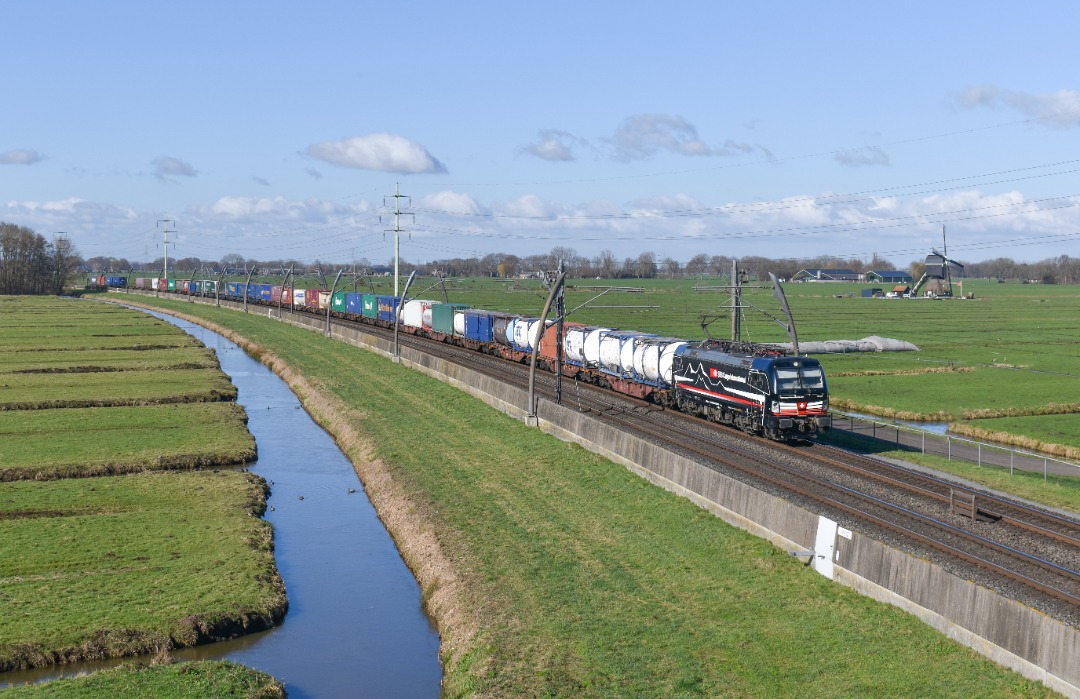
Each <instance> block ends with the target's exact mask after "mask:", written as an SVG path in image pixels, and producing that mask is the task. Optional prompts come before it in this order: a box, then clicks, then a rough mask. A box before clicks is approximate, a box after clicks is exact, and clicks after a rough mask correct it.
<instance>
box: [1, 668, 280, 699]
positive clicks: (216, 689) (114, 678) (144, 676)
mask: <svg viewBox="0 0 1080 699" xmlns="http://www.w3.org/2000/svg"><path fill="white" fill-rule="evenodd" d="M0 696H3V697H4V699H52V698H62V699H102V698H110V699H111V698H112V697H153V699H209V698H211V697H212V698H213V699H282V698H283V697H284V696H285V688H284V687H282V686H281V683H280V682H278V681H277V680H276V679H274V678H273V677H270V676H269V675H267V674H266V673H263V672H259V671H258V670H252V669H251V668H247V667H244V666H243V665H236V664H235V663H229V662H201V663H183V664H176V665H155V666H152V667H126V666H121V667H119V668H115V669H113V670H104V671H102V672H96V673H94V674H92V675H87V676H85V677H75V678H70V679H62V680H56V681H54V682H47V683H45V684H36V685H27V686H22V687H12V688H10V689H6V690H3V691H2V692H0Z"/></svg>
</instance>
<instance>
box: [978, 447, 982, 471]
mask: <svg viewBox="0 0 1080 699" xmlns="http://www.w3.org/2000/svg"><path fill="white" fill-rule="evenodd" d="M978 454H979V464H978V465H979V466H982V442H979V451H978Z"/></svg>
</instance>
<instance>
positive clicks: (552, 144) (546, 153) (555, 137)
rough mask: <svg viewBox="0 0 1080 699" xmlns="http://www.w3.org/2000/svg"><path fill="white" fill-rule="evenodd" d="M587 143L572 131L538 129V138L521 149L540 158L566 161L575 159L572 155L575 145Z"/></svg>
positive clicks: (585, 144)
mask: <svg viewBox="0 0 1080 699" xmlns="http://www.w3.org/2000/svg"><path fill="white" fill-rule="evenodd" d="M587 145H588V141H586V140H585V139H583V138H579V137H578V136H575V135H574V134H572V133H569V132H566V131H561V130H559V129H540V133H539V139H538V140H537V141H536V142H535V143H531V144H529V145H527V146H525V147H524V148H522V151H523V152H525V153H529V154H531V155H535V156H536V157H537V158H540V159H541V160H548V161H551V162H566V161H571V160H577V157H576V156H575V155H574V148H575V147H576V146H587Z"/></svg>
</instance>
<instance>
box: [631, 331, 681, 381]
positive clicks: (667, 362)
mask: <svg viewBox="0 0 1080 699" xmlns="http://www.w3.org/2000/svg"><path fill="white" fill-rule="evenodd" d="M686 344H687V343H686V341H685V340H679V339H676V338H673V337H654V338H649V339H648V340H639V341H638V342H636V343H635V344H634V375H635V376H637V377H638V378H639V379H644V380H646V381H652V382H655V383H658V384H660V385H663V386H670V385H671V364H672V362H673V361H674V357H675V352H676V350H678V349H679V348H680V347H684V346H686Z"/></svg>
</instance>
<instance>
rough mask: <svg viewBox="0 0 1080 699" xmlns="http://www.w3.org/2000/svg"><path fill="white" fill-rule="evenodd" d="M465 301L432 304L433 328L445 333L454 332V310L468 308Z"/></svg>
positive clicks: (450, 333) (451, 333)
mask: <svg viewBox="0 0 1080 699" xmlns="http://www.w3.org/2000/svg"><path fill="white" fill-rule="evenodd" d="M468 307H469V306H467V305H466V304H464V303H433V304H431V329H432V330H434V331H436V332H440V333H443V334H445V335H453V334H454V311H463V310H465V309H466V308H468Z"/></svg>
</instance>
